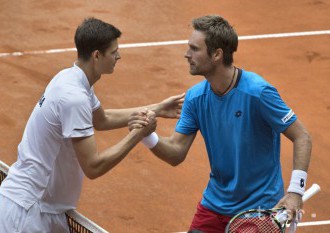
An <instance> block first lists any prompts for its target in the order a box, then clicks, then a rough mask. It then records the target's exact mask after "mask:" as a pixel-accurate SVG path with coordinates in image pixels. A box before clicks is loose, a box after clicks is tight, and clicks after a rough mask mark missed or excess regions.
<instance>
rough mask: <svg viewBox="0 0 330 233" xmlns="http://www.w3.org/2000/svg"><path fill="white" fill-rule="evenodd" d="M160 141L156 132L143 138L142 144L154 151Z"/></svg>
mask: <svg viewBox="0 0 330 233" xmlns="http://www.w3.org/2000/svg"><path fill="white" fill-rule="evenodd" d="M158 140H159V138H158V135H157V134H156V133H155V132H153V133H151V134H150V135H149V136H147V137H145V138H143V139H142V143H143V144H144V145H145V146H146V147H148V148H149V149H152V148H154V147H155V146H156V145H157V143H158Z"/></svg>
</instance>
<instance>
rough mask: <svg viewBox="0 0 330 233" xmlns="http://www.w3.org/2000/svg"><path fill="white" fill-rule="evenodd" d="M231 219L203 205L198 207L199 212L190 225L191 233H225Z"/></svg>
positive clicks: (199, 204)
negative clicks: (192, 232) (193, 232)
mask: <svg viewBox="0 0 330 233" xmlns="http://www.w3.org/2000/svg"><path fill="white" fill-rule="evenodd" d="M230 219H231V217H229V216H224V215H221V214H218V213H216V212H214V211H212V210H209V209H207V208H205V207H204V206H202V205H201V203H200V202H199V203H198V205H197V211H196V213H195V216H194V218H193V220H192V223H191V225H190V228H189V231H193V230H198V231H196V232H204V233H224V232H225V229H226V226H227V224H228V222H229V220H230Z"/></svg>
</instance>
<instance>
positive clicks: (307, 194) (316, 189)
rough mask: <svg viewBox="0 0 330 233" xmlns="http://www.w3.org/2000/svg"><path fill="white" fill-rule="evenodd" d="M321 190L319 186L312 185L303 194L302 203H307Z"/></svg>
mask: <svg viewBox="0 0 330 233" xmlns="http://www.w3.org/2000/svg"><path fill="white" fill-rule="evenodd" d="M320 190H321V188H320V186H319V185H318V184H313V185H312V187H310V188H309V189H307V190H306V192H305V193H304V195H303V197H302V200H303V202H305V201H307V200H308V199H309V198H311V197H312V196H314V195H315V194H316V193H318V192H319V191H320Z"/></svg>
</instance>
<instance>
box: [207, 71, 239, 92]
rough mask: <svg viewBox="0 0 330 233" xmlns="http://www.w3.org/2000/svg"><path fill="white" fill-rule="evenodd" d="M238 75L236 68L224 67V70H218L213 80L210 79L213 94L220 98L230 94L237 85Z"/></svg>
mask: <svg viewBox="0 0 330 233" xmlns="http://www.w3.org/2000/svg"><path fill="white" fill-rule="evenodd" d="M237 73H238V72H237V69H236V67H235V66H230V67H223V69H220V70H218V72H216V75H213V78H211V79H208V81H209V82H210V84H211V88H212V90H213V92H214V93H216V94H217V95H220V96H223V95H225V94H226V93H228V92H229V91H230V90H231V89H232V88H233V86H234V85H235V80H236V77H237Z"/></svg>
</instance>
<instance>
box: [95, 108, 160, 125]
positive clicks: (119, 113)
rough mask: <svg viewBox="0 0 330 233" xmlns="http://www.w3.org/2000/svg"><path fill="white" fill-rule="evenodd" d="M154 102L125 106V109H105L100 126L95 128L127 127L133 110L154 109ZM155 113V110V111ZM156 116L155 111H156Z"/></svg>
mask: <svg viewBox="0 0 330 233" xmlns="http://www.w3.org/2000/svg"><path fill="white" fill-rule="evenodd" d="M155 106H157V105H156V104H153V105H148V106H143V107H136V108H127V109H105V110H104V116H105V119H104V120H103V123H102V126H101V127H99V128H97V130H111V129H118V128H123V127H127V124H128V120H129V117H130V116H131V115H132V114H133V112H137V111H142V110H144V109H149V110H152V111H153V109H156V107H155ZM155 113H156V112H155ZM156 116H157V113H156Z"/></svg>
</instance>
